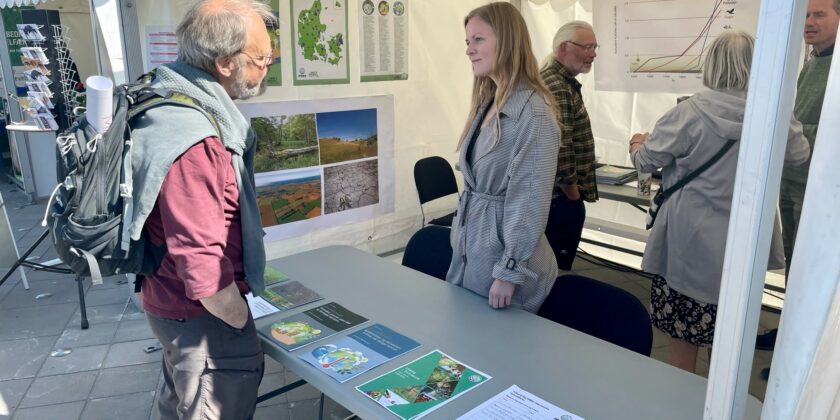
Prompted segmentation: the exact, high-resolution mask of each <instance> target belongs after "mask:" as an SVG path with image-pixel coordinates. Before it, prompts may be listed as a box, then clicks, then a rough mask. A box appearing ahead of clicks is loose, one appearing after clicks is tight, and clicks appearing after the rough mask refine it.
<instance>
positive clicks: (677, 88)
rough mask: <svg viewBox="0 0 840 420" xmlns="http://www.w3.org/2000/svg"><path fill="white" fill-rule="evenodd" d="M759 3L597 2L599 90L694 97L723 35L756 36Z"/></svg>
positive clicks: (692, 0) (729, 0) (734, 0)
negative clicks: (710, 52) (708, 56)
mask: <svg viewBox="0 0 840 420" xmlns="http://www.w3.org/2000/svg"><path fill="white" fill-rule="evenodd" d="M758 6H759V0H599V1H597V2H593V7H594V10H593V20H594V25H593V26H594V27H595V34H596V36H597V37H598V43H599V44H601V45H602V47H601V48H600V49H599V50H598V58H597V61H596V63H595V88H596V89H598V90H612V91H625V92H672V93H693V92H697V91H700V90H703V89H704V88H703V81H702V70H703V63H704V61H705V59H706V53H707V52H708V50H709V47H710V46H711V44H712V41H714V39H715V38H716V37H717V36H718V35H719V34H720V33H722V32H724V31H728V30H742V31H745V32H747V33H750V34H755V29H756V24H757V21H758Z"/></svg>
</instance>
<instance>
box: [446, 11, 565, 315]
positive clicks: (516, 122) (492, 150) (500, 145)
mask: <svg viewBox="0 0 840 420" xmlns="http://www.w3.org/2000/svg"><path fill="white" fill-rule="evenodd" d="M464 26H465V31H466V35H467V39H466V42H467V56H468V57H469V59H470V62H472V67H473V73H474V75H475V79H474V81H473V95H472V104H471V108H470V115H469V118H468V119H467V123H466V126H465V128H464V132H463V135H462V137H461V141H460V142H459V144H458V149H459V151H460V158H459V165H460V168H461V172H462V173H463V175H464V193H463V194H462V195H461V198H460V201H459V204H458V212H457V216H456V217H455V219H454V220H453V222H452V233H451V238H450V239H451V242H452V249H453V255H452V263H451V265H450V267H449V272H448V273H447V275H446V280H447V281H448V282H450V283H453V284H456V285H459V286H462V287H464V288H467V289H469V290H471V291H473V292H475V293H477V294H479V295H481V296H486V297H487V298H488V302H489V304H490V305H491V306H492V307H494V308H504V307H506V306H508V305H511V304H514V305H517V306H521V307H523V308H525V309H526V310H528V311H531V312H537V310H539V308H540V306H541V305H542V303H543V301H544V300H545V298H546V296H548V293H549V292H550V291H551V287H552V286H553V284H554V279H555V277H556V276H557V263H556V262H555V260H554V253H553V252H552V250H551V247H550V246H549V244H548V242H547V241H546V238H545V235H544V234H543V232H544V231H545V225H546V221H547V220H548V210H549V204H550V202H551V190H552V186H553V183H554V175H555V172H556V170H557V152H558V147H559V145H560V134H559V131H558V129H557V124H556V122H555V121H556V119H555V113H554V110H553V108H551V105H549V104H553V101H552V100H551V94H550V93H549V91H548V90H547V89H546V88H545V86H544V85H543V84H542V82H541V79H540V74H539V69H538V67H537V60H536V58H535V57H534V55H533V53H532V52H531V51H532V49H531V43H530V36H529V35H528V29H527V28H526V26H525V21H524V20H523V19H522V16H521V15H520V14H519V12H518V11H517V10H516V8H514V7H513V6H512V5H511V4H510V3H506V2H504V3H503V2H498V3H490V4H488V5H485V6H482V7H479V8H477V9H475V10H473V11H472V12H470V13H469V14H468V15H467V17H466V18H465V19H464Z"/></svg>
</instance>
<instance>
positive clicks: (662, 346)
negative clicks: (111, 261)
mask: <svg viewBox="0 0 840 420" xmlns="http://www.w3.org/2000/svg"><path fill="white" fill-rule="evenodd" d="M0 192H2V194H3V198H4V199H5V201H6V210H7V212H8V215H9V219H10V221H11V225H12V231H13V234H14V236H15V240H16V242H17V244H18V247H19V249H20V250H21V252H23V251H24V250H26V249H28V248H29V247H30V246H31V245H32V244H33V243H35V241H36V240H37V238H38V236H39V235H40V233H41V232H42V228H41V227H40V219H41V217H43V210H44V206H45V204H44V203H43V202H42V203H37V204H27V203H26V199H25V197H24V195H23V194H22V193H20V192H18V191H16V190H15V189H14V188H13V187H12V186H11V185H6V184H4V185H2V186H0ZM48 242H49V241H45V243H42V244H41V245H40V246H38V248H36V250H35V252H34V253H33V254H32V255H33V256H34V257H35V258H37V260H38V261H46V260H50V259H53V258H55V251H54V250H53V249H52V247H51V245H49V244H48ZM0 246H8V244H3V245H0ZM389 259H391V260H394V261H396V262H399V261H400V260H401V254H395V255H392V256H390V257H389ZM574 271H575V272H578V273H580V274H582V275H586V276H588V277H592V278H595V279H599V280H601V281H605V282H608V283H611V284H614V285H616V286H619V287H621V288H624V289H625V290H628V291H630V292H631V293H633V294H634V295H635V296H637V297H638V298H639V299H640V300H641V301H642V302H643V303H644V304H645V305H647V304H648V303H649V300H650V299H649V293H650V286H649V281H648V280H647V279H645V278H642V277H639V276H635V275H631V274H626V273H621V272H617V271H613V270H609V269H605V268H603V267H599V266H596V265H592V264H590V263H587V262H585V261H583V260H581V259H580V258H578V259H577V260H576V262H575V267H574ZM0 272H2V273H5V269H3V270H0ZM27 279H28V280H29V283H30V286H31V287H30V289H29V290H25V289H24V287H23V284H22V283H21V281H20V275H19V274H18V273H16V274H14V275H13V276H12V277H11V278H10V279H9V280H8V281H7V282H6V283H5V284H3V285H2V286H0V420H5V419H15V420H23V419H39V420H43V419H62V420H65V419H69V420H72V419H113V418H120V419H121V420H133V419H137V420H149V419H153V418H155V413H154V412H155V410H154V409H153V407H154V404H155V396H156V393H157V390H158V389H159V387H160V384H161V381H162V376H161V369H160V357H161V356H160V353H159V352H155V353H151V354H147V353H144V352H143V348H144V347H146V346H148V345H150V344H152V343H154V342H155V340H154V337H153V335H152V333H151V331H150V329H149V326H148V324H147V322H146V319H145V315H144V314H143V312H142V311H140V310H138V309H137V308H136V307H135V305H134V304H133V303H132V301H131V300H130V299H129V297H130V295H131V290H130V288H129V286H128V284H127V283H126V281H125V278H124V277H114V278H108V279H106V280H105V284H103V285H101V286H95V287H92V286H91V285H90V284H89V281H87V282H85V283H84V284H83V287H84V291H85V299H86V302H87V314H88V319H89V321H90V328H89V329H88V330H82V329H80V321H81V314H80V312H79V304H78V302H79V298H78V289H77V285H76V283H75V281H74V280H73V278H72V277H70V276H67V275H63V274H52V273H45V272H36V271H31V270H27ZM42 293H50V294H51V296H50V297H48V298H44V299H35V296H37V295H39V294H42ZM778 319H779V318H778V315H776V314H773V313H770V312H766V311H762V315H761V320H760V327H759V329H760V330H763V329H765V328H772V327H774V326H776V325H778ZM654 332H655V335H654V350H653V355H652V357H654V358H656V359H658V360H665V359H666V358H667V344H666V338H665V336H664V335H663V334H662V333H660V332H659V331H657V330H654ZM57 349H72V352H71V353H70V354H69V355H66V356H64V357H51V356H50V352H52V351H53V350H57ZM771 358H772V352H765V351H757V352H756V354H755V361H754V363H753V372H752V376H753V379H752V381H751V383H750V393H751V394H752V395H755V396H756V397H758V398H759V399H763V396H764V391H765V387H766V385H767V383H766V382H765V381H763V380H761V379H760V377H759V372H760V371H761V369H762V368H764V367H767V366H769V365H770V361H771ZM708 360H709V354H708V352H705V351H701V361H700V367H699V369H700V373H701V375H704V376H705V375H707V374H708V363H709V362H708ZM298 379H299V378H298V377H297V376H296V375H295V374H294V373H293V372H291V371H287V370H286V369H285V368H284V367H283V366H282V365H280V364H279V363H277V362H275V361H273V360H272V359H271V358H269V357H266V373H265V377H264V379H263V382H262V385H261V387H260V390H261V393H262V392H266V391H268V390H271V389H275V388H277V387H280V386H282V385H285V384H288V383H291V382H294V381H296V380H298ZM320 398H321V393H320V392H318V391H317V390H316V389H314V388H312V387H311V386H308V385H307V386H304V387H301V388H298V389H296V390H293V391H291V392H289V393H287V394H285V395H282V396H280V397H276V398H274V399H271V400H269V401H266V402H263V403H261V404H259V406H258V407H257V412H256V416H255V418H256V419H314V418H317V414H318V409H319V404H320ZM324 407H325V411H324V418H328V419H335V420H338V419H344V418H347V417H348V416H351V413H349V412H348V411H347V410H346V409H344V408H343V407H341V406H340V405H338V404H336V403H335V402H333V401H331V400H330V399H329V398H325V403H324Z"/></svg>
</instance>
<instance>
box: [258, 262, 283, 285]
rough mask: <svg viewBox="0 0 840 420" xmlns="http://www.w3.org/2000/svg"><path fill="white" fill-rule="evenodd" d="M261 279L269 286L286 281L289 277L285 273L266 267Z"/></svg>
mask: <svg viewBox="0 0 840 420" xmlns="http://www.w3.org/2000/svg"><path fill="white" fill-rule="evenodd" d="M263 279H264V280H265V285H266V286H270V285H272V284H274V283H280V282H283V281H286V280H288V279H289V276H287V275H286V273H283V272H281V271H278V270H277V269H275V268H271V267H269V266H266V267H265V272H264V273H263Z"/></svg>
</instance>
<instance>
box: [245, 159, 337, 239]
mask: <svg viewBox="0 0 840 420" xmlns="http://www.w3.org/2000/svg"><path fill="white" fill-rule="evenodd" d="M255 179H256V183H257V205H258V206H259V209H260V220H261V221H262V226H263V227H269V226H274V225H281V224H284V223H291V222H297V221H299V220H306V219H312V218H314V217H318V216H320V215H321V173H320V169H319V168H308V169H300V170H292V171H283V172H282V173H277V172H269V173H260V174H257V175H256V176H255Z"/></svg>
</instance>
